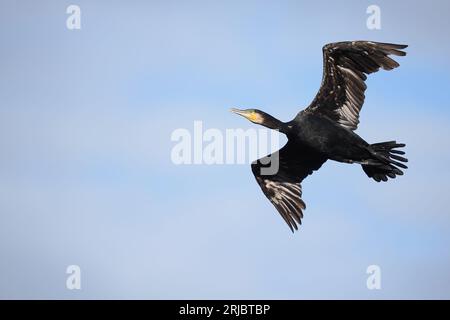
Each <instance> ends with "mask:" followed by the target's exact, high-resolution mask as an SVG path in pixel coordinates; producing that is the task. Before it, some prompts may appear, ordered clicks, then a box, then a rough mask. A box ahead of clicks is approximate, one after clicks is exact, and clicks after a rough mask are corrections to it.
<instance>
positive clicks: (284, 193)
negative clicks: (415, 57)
mask: <svg viewBox="0 0 450 320" xmlns="http://www.w3.org/2000/svg"><path fill="white" fill-rule="evenodd" d="M406 47H407V45H400V44H391V43H378V42H372V41H345V42H337V43H330V44H327V45H325V46H324V47H323V49H322V50H323V78H322V83H321V87H320V89H319V92H318V93H317V95H316V97H315V98H314V100H313V101H312V103H311V104H310V105H309V106H308V107H307V108H306V109H304V110H302V111H300V112H299V113H298V114H297V115H296V117H295V118H294V119H293V120H292V121H289V122H281V121H280V120H278V119H276V118H274V117H272V116H271V115H269V114H267V113H265V112H263V111H260V110H256V109H246V110H239V109H231V110H230V111H232V112H234V113H237V114H239V115H241V116H243V117H245V118H247V119H248V120H250V121H251V122H253V123H256V124H260V125H263V126H265V127H268V128H270V129H275V130H279V131H280V132H282V133H284V134H285V135H286V136H287V138H288V142H287V143H286V145H285V146H284V147H282V148H281V149H280V150H278V151H276V152H275V153H273V154H271V155H269V156H268V157H269V158H267V157H264V158H261V159H258V160H257V161H255V162H253V163H252V165H251V168H252V172H253V174H254V176H255V178H256V181H257V182H258V184H259V186H260V187H261V189H262V191H263V192H264V194H265V195H266V197H267V198H268V199H269V200H270V202H272V204H273V205H274V206H275V208H276V209H277V210H278V212H279V213H280V214H281V216H282V217H283V219H284V220H285V221H286V223H287V224H288V226H289V228H290V229H291V231H292V232H294V229H295V230H297V229H298V226H297V224H299V225H300V224H301V219H302V218H303V211H302V210H304V209H305V203H304V202H303V200H302V199H301V195H302V188H301V185H300V183H301V182H302V181H303V179H305V178H306V177H307V176H308V175H310V174H312V172H313V171H315V170H318V169H319V168H320V167H321V166H322V164H323V163H324V162H325V161H327V160H328V159H331V160H334V161H339V162H344V163H357V164H360V165H361V166H362V169H363V170H364V172H365V173H366V174H367V176H369V177H370V178H372V179H374V180H375V181H377V182H380V181H387V180H388V178H392V179H393V178H395V177H396V176H397V175H403V172H402V170H400V168H403V169H406V168H407V167H406V166H405V165H404V164H403V163H402V162H407V161H408V160H407V159H406V158H404V157H402V156H401V155H404V154H405V153H404V152H403V151H400V150H397V148H401V147H404V146H405V144H402V143H397V142H395V141H389V142H381V143H375V144H369V143H367V142H366V141H365V140H364V139H362V138H361V137H360V136H359V135H357V134H356V133H355V132H354V130H356V128H357V126H358V123H359V119H358V118H359V112H360V110H361V107H362V105H363V103H364V97H365V96H364V91H365V90H366V84H365V83H364V81H365V80H366V79H367V76H366V74H370V73H373V72H377V71H378V70H379V69H380V68H383V69H384V70H392V69H394V68H397V67H398V66H399V64H398V63H397V62H396V61H394V60H393V59H391V58H390V57H389V55H396V56H404V55H406V53H405V52H404V51H401V49H405V48H406ZM270 159H278V161H279V163H278V172H277V173H275V174H273V175H264V173H262V172H261V169H262V168H264V167H267V166H268V165H267V163H269V162H270ZM268 160H269V161H268Z"/></svg>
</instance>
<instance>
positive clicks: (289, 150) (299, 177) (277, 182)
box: [252, 141, 327, 231]
mask: <svg viewBox="0 0 450 320" xmlns="http://www.w3.org/2000/svg"><path fill="white" fill-rule="evenodd" d="M326 160H327V159H326V157H325V156H324V155H321V154H318V153H317V152H315V151H313V150H312V149H310V148H308V147H305V146H300V145H298V144H296V143H294V142H291V141H289V142H288V143H287V144H286V145H285V146H284V147H283V148H281V149H280V150H278V151H277V152H274V153H272V154H271V155H269V156H267V157H264V158H261V159H259V160H257V161H255V162H254V163H253V164H252V172H253V174H254V176H255V178H256V181H257V182H258V184H259V186H260V187H261V189H262V191H263V192H264V194H265V195H266V197H267V198H268V199H269V200H270V202H272V204H273V205H274V206H275V208H276V209H277V210H278V212H279V213H280V215H281V217H282V218H283V219H284V221H286V223H287V224H288V226H289V228H290V229H291V231H294V229H295V230H297V229H298V226H297V224H301V219H302V218H303V210H304V209H305V207H306V206H305V203H304V202H303V200H302V199H301V196H302V187H301V185H300V182H301V181H303V179H304V178H306V177H307V176H308V175H310V174H311V173H312V172H313V171H314V170H317V169H319V168H320V167H321V166H322V164H323V163H324V162H325V161H326ZM276 161H278V170H277V172H276V173H275V174H272V175H269V174H264V172H263V171H262V170H263V169H264V168H267V167H272V168H276V167H277V166H276V165H274V163H276Z"/></svg>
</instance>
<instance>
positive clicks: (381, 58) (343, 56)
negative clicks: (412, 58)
mask: <svg viewBox="0 0 450 320" xmlns="http://www.w3.org/2000/svg"><path fill="white" fill-rule="evenodd" d="M406 47H407V45H400V44H391V43H378V42H371V41H352V42H350V41H347V42H336V43H330V44H327V45H325V46H324V47H323V78H322V84H321V87H320V89H319V92H318V93H317V95H316V97H315V98H314V100H313V102H312V103H311V104H310V105H309V107H308V108H306V109H305V111H306V112H313V113H319V114H322V115H325V116H327V117H329V118H331V119H333V120H335V121H336V122H338V123H339V124H340V125H342V126H344V127H346V128H348V129H351V130H355V129H356V128H357V126H358V123H359V112H360V111H361V107H362V105H363V103H364V98H365V96H364V92H365V90H366V84H365V82H364V81H365V80H366V79H367V76H366V74H370V73H373V72H377V71H378V70H379V69H380V68H383V69H384V70H392V69H394V68H397V67H398V66H399V64H398V63H397V62H396V61H394V60H393V59H391V58H390V57H389V55H396V56H404V55H406V53H405V52H404V51H401V49H405V48H406Z"/></svg>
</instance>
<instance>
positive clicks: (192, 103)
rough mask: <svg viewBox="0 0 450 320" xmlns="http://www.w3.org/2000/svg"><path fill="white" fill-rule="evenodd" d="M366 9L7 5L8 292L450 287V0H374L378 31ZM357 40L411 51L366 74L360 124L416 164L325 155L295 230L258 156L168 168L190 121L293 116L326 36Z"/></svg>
mask: <svg viewBox="0 0 450 320" xmlns="http://www.w3.org/2000/svg"><path fill="white" fill-rule="evenodd" d="M70 4H77V5H79V6H80V7H81V11H82V20H81V23H82V29H81V30H75V31H70V30H68V29H67V28H66V18H67V14H66V13H65V11H66V8H67V6H68V5H70ZM371 4H374V3H373V2H369V1H344V2H339V4H338V3H335V2H331V1H330V2H326V1H313V2H304V1H265V2H261V1H222V2H211V1H189V2H185V1H75V2H74V1H58V2H56V1H39V2H37V1H9V0H7V1H2V2H1V4H0V18H1V19H0V24H1V25H0V39H1V40H2V50H1V52H0V66H1V70H2V72H1V74H0V86H1V88H2V90H0V133H1V134H0V150H1V152H2V156H1V157H0V297H1V298H63V299H80V298H87V299H92V298H113V299H114V298H153V299H171V298H178V299H185V298H186V299H188V298H190V299H197V298H205V299H209V298H216V299H218V298H222V299H227V298H236V299H237V298H254V299H258V298H261V299H302V298H325V299H327V298H357V299H362V298H367V299H379V298H395V299H398V298H406V299H409V298H447V299H448V298H450V275H449V272H448V270H450V251H449V250H448V248H449V245H450V233H449V231H450V230H449V229H450V210H449V209H448V195H447V193H448V190H449V189H450V172H449V170H448V167H447V164H448V163H449V160H450V151H449V150H450V148H449V147H450V142H449V136H450V128H449V126H448V123H449V120H450V111H449V110H450V108H449V106H448V101H450V90H449V88H450V79H449V77H448V74H449V72H450V62H449V60H448V56H449V54H450V41H449V36H448V30H449V27H450V22H449V21H448V19H446V18H445V16H443V15H442V13H443V12H448V11H449V9H450V8H449V4H448V2H446V1H435V2H433V5H430V4H429V3H427V2H425V1H396V2H395V3H392V1H391V2H389V1H377V2H376V3H375V4H377V5H379V6H380V8H381V19H382V20H381V26H382V29H381V30H368V29H367V28H366V18H367V16H368V15H367V14H366V8H367V6H369V5H371ZM354 39H367V40H374V41H383V42H396V43H406V44H409V45H410V47H409V48H408V49H407V51H408V55H407V56H406V57H404V58H400V59H398V61H399V62H400V63H401V67H400V68H399V69H396V70H395V71H392V72H381V73H377V74H375V75H373V76H371V77H370V78H369V80H368V91H367V93H366V97H367V98H366V103H365V105H364V108H363V111H362V113H361V118H360V119H361V124H360V126H359V129H358V131H357V132H358V134H360V135H361V136H362V137H364V138H365V139H366V140H368V141H370V142H380V141H385V140H390V139H397V140H399V141H402V142H405V143H406V144H407V149H406V151H407V155H408V158H409V159H410V163H409V166H410V168H409V169H408V170H407V172H406V175H405V176H403V177H401V178H399V179H396V180H394V181H390V182H389V183H386V184H377V183H374V182H373V181H372V180H369V179H367V177H366V176H365V175H364V173H363V172H362V170H361V169H360V167H359V166H347V165H342V164H337V163H333V162H328V163H326V164H325V165H324V166H323V167H322V168H321V170H320V171H318V172H316V173H315V174H314V175H312V176H310V177H309V178H308V179H307V180H305V181H304V183H303V198H304V200H305V202H306V204H307V210H306V212H305V219H304V221H303V225H302V228H301V230H300V231H299V232H297V233H296V234H294V235H292V234H291V233H290V232H289V230H288V228H287V227H286V226H285V225H284V222H283V221H282V219H281V218H280V217H279V215H278V213H277V212H276V211H275V209H274V208H273V207H272V205H271V204H270V203H269V202H268V201H267V200H266V199H265V197H264V195H263V194H262V192H261V191H260V189H259V187H258V186H257V184H256V183H255V181H254V178H253V176H252V174H251V171H250V169H249V167H248V166H247V165H231V166H230V165H228V166H218V165H216V166H214V165H212V166H207V165H200V166H175V165H174V164H173V163H172V162H171V159H170V151H171V149H172V147H173V146H174V143H173V142H172V141H171V140H170V135H171V133H172V132H173V130H175V129H177V128H188V129H191V128H192V127H193V122H194V121H195V120H202V121H203V123H204V126H205V127H206V128H219V129H225V128H244V129H246V128H252V127H253V128H254V127H255V126H254V125H253V124H251V123H247V122H244V120H243V119H241V118H238V117H237V116H234V115H232V114H230V113H229V112H228V109H229V108H230V107H246V108H253V107H257V108H260V109H263V110H265V111H267V112H269V113H271V114H273V115H274V116H276V117H278V118H280V119H281V120H289V119H291V118H292V117H293V116H294V115H295V114H296V113H297V112H298V111H299V110H300V109H302V108H303V107H305V106H307V105H308V104H309V102H310V101H311V100H312V98H313V97H314V95H315V94H316V92H317V89H318V87H319V84H320V79H321V76H322V74H321V72H322V69H321V68H322V57H321V47H322V46H323V45H324V44H325V43H328V42H335V41H342V40H354ZM71 264H76V265H79V266H80V267H81V270H82V289H81V290H79V291H77V290H74V291H70V290H67V289H66V287H65V283H66V277H67V275H66V274H65V270H66V267H67V266H68V265H71ZM371 264H377V265H379V266H380V267H381V272H382V289H381V290H368V289H367V288H366V278H367V274H366V273H365V272H366V268H367V266H368V265H371Z"/></svg>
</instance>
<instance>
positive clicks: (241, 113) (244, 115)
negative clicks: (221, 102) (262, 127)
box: [230, 108, 249, 118]
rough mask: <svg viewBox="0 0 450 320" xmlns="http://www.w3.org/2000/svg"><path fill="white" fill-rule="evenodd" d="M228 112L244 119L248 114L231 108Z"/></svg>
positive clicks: (245, 111)
mask: <svg viewBox="0 0 450 320" xmlns="http://www.w3.org/2000/svg"><path fill="white" fill-rule="evenodd" d="M230 112H233V113H236V114H238V115H240V116H243V117H246V118H247V117H248V115H249V112H248V111H247V110H240V109H236V108H231V109H230Z"/></svg>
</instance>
